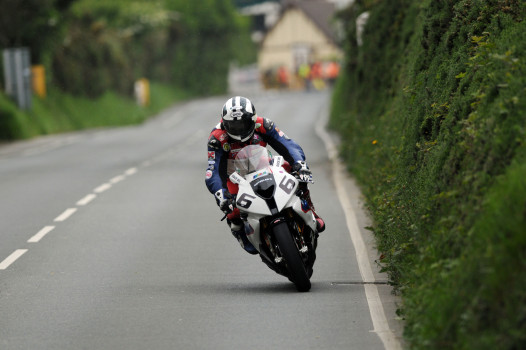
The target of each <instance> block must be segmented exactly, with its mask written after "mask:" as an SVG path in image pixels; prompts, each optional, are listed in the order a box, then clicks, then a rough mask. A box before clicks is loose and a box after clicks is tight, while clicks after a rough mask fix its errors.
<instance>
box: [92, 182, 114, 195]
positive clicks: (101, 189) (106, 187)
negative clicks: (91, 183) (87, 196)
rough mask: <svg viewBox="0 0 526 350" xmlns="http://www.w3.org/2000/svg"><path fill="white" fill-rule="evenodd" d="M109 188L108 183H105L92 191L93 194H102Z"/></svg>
mask: <svg viewBox="0 0 526 350" xmlns="http://www.w3.org/2000/svg"><path fill="white" fill-rule="evenodd" d="M110 188H111V185H110V184H108V183H105V184H102V185H100V186H99V187H97V188H96V189H94V190H93V192H95V193H102V192H104V191H107V190H109V189H110Z"/></svg>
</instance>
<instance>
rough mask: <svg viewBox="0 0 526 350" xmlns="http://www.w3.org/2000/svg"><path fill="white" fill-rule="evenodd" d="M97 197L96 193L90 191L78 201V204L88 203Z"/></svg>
mask: <svg viewBox="0 0 526 350" xmlns="http://www.w3.org/2000/svg"><path fill="white" fill-rule="evenodd" d="M96 197H97V195H96V194H93V193H90V194H88V195H87V196H86V197H84V198H82V199H81V200H79V201H78V202H77V205H86V204H88V203H89V202H91V201H92V200H94V199H95V198H96Z"/></svg>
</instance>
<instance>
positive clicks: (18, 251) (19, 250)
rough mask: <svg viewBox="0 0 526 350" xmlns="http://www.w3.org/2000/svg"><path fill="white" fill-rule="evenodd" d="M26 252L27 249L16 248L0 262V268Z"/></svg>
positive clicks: (5, 266)
mask: <svg viewBox="0 0 526 350" xmlns="http://www.w3.org/2000/svg"><path fill="white" fill-rule="evenodd" d="M25 252H27V249H17V250H15V251H14V252H13V253H11V255H9V256H8V257H7V258H5V259H4V261H2V262H1V263H0V270H5V269H7V268H8V267H9V266H10V265H11V264H12V263H14V262H15V261H16V260H17V259H18V258H20V257H21V256H22V255H24V253H25Z"/></svg>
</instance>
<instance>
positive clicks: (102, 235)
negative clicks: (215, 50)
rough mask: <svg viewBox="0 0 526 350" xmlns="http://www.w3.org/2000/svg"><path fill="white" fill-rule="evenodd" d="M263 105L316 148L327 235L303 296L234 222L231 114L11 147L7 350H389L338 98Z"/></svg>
mask: <svg viewBox="0 0 526 350" xmlns="http://www.w3.org/2000/svg"><path fill="white" fill-rule="evenodd" d="M248 97H250V98H251V99H252V100H253V102H254V104H255V106H256V108H257V110H258V114H259V115H261V116H264V117H268V118H271V119H273V120H274V121H275V122H276V124H277V125H278V126H279V127H280V129H282V130H284V131H285V133H287V134H288V136H290V137H291V138H293V139H295V140H296V141H297V142H298V143H299V144H301V145H302V147H303V149H304V150H305V153H306V155H307V160H308V163H309V165H310V167H311V168H312V170H313V172H314V176H315V181H316V183H315V184H314V185H313V186H311V192H312V197H313V200H314V203H315V205H316V208H317V209H318V212H319V213H320V214H321V215H322V216H323V218H324V219H325V220H326V222H327V227H328V228H327V231H325V232H324V233H322V235H321V237H320V240H319V248H318V253H317V255H318V260H317V262H316V264H315V269H314V274H313V276H312V290H311V291H310V292H309V293H297V292H296V291H295V288H294V286H293V285H292V284H291V283H290V282H289V281H288V280H287V279H286V278H284V277H282V276H279V275H276V274H275V273H274V272H273V271H271V270H270V269H268V268H267V267H266V266H265V265H264V264H263V263H262V262H261V261H260V259H259V258H258V257H257V256H252V255H249V254H247V253H246V252H244V251H243V250H242V249H241V248H240V247H239V245H238V243H237V241H236V240H235V239H234V238H233V237H232V236H231V234H230V232H229V230H228V227H227V225H226V224H225V223H224V222H220V221H219V220H220V218H221V216H222V215H221V213H220V211H219V210H218V208H217V207H216V204H215V201H214V200H213V197H212V195H211V194H210V193H208V191H207V189H206V187H205V184H204V176H205V168H206V166H207V164H206V162H207V159H206V140H207V137H208V133H209V132H210V130H211V129H212V127H213V126H214V125H215V124H216V123H217V122H218V121H219V117H218V116H219V111H220V109H221V107H222V105H223V103H224V101H225V100H226V98H227V97H226V96H225V97H216V98H209V99H203V100H195V101H191V102H188V103H185V104H182V105H179V106H175V107H173V108H170V109H168V110H167V111H165V112H164V113H162V114H161V115H159V116H157V117H156V118H153V119H151V120H150V121H149V122H147V123H145V124H144V125H141V126H133V127H125V128H117V129H102V130H91V131H87V132H80V133H71V134H63V135H54V136H49V137H43V138H39V139H36V140H31V141H24V142H17V143H13V144H7V145H2V146H0V349H383V348H384V347H383V344H382V342H381V341H380V338H379V337H378V334H377V333H374V332H371V330H372V329H373V324H372V320H371V315H370V311H369V307H368V303H367V300H366V296H365V293H364V286H363V285H361V284H360V281H361V280H362V279H361V276H360V272H359V270H358V267H357V263H356V257H355V255H354V250H353V246H352V242H351V240H350V238H349V233H348V230H347V227H346V224H345V219H344V213H343V210H342V208H341V206H340V205H339V202H338V200H337V194H336V188H335V186H334V185H333V183H332V181H331V174H330V167H329V166H328V164H329V160H328V158H327V154H326V151H325V148H324V146H323V143H322V141H321V140H320V139H319V138H318V137H317V136H316V134H315V132H314V124H315V123H316V121H317V118H319V116H320V111H322V110H323V108H326V107H327V104H328V103H329V101H330V98H329V96H328V94H326V93H311V94H308V93H280V94H277V93H271V94H268V93H267V94H261V95H258V96H248Z"/></svg>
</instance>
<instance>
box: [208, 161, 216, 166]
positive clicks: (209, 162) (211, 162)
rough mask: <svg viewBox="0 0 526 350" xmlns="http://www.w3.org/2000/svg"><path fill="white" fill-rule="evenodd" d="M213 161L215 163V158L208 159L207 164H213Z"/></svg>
mask: <svg viewBox="0 0 526 350" xmlns="http://www.w3.org/2000/svg"><path fill="white" fill-rule="evenodd" d="M215 163H216V161H215V160H209V161H208V164H210V165H212V164H215Z"/></svg>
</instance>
